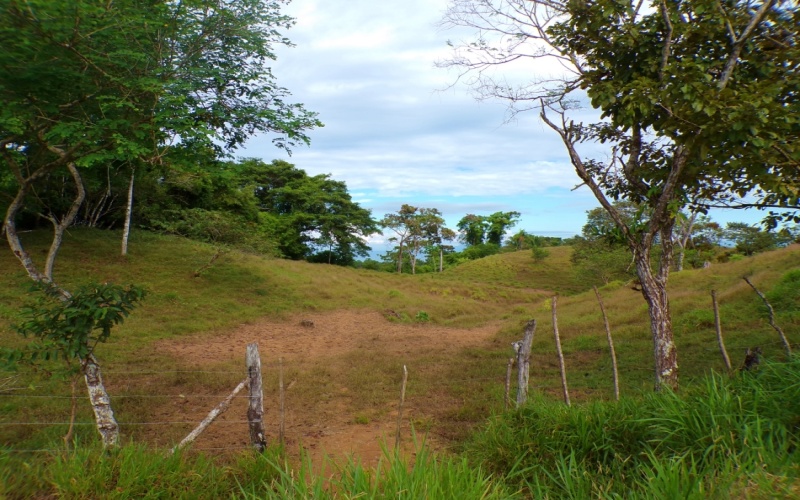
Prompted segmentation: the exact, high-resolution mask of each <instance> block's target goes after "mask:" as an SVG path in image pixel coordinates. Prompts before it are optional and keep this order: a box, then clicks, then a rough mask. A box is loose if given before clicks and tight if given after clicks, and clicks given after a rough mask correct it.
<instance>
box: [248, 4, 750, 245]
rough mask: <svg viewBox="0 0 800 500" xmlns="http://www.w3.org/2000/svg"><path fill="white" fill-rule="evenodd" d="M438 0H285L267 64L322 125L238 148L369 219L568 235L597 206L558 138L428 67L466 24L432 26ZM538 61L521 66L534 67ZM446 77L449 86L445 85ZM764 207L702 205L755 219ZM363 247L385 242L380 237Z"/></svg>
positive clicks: (718, 215) (724, 217) (439, 9)
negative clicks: (330, 183) (474, 218)
mask: <svg viewBox="0 0 800 500" xmlns="http://www.w3.org/2000/svg"><path fill="white" fill-rule="evenodd" d="M446 6H447V0H405V1H404V2H402V3H386V2H376V1H374V0H371V1H367V0H327V1H321V0H294V1H293V2H292V3H290V4H289V5H288V6H286V7H284V9H283V12H284V13H285V14H287V15H290V16H292V17H294V18H295V19H296V25H295V26H294V27H293V28H292V29H291V30H289V31H288V32H286V33H285V35H287V36H288V38H289V39H290V40H291V41H292V42H293V43H294V44H295V46H294V47H291V48H283V47H280V48H278V50H277V51H276V52H277V60H276V61H275V63H274V66H273V67H272V70H273V73H274V75H275V77H276V78H277V81H278V83H279V84H280V85H281V86H283V87H285V88H287V89H288V90H289V91H290V92H291V93H292V96H291V99H287V101H289V102H299V103H303V104H304V105H305V107H306V109H308V110H311V111H315V112H317V113H319V118H320V120H321V121H322V122H323V123H324V124H325V127H323V128H319V129H315V130H312V131H310V133H309V136H310V138H311V145H310V146H309V147H298V148H296V149H294V150H293V151H292V155H291V157H290V156H288V155H287V154H286V153H285V152H283V151H281V150H279V149H277V148H275V146H273V145H272V142H271V137H268V136H256V137H254V138H252V139H251V140H250V141H249V142H248V143H247V144H246V145H245V147H244V148H243V149H242V150H240V151H238V153H237V156H240V157H256V158H261V159H263V160H265V161H267V162H269V161H272V160H273V159H284V160H287V161H289V162H291V163H293V164H294V165H295V166H296V167H298V168H300V169H303V170H305V171H306V172H308V174H309V175H317V174H330V175H331V176H332V178H333V179H335V180H339V181H344V182H345V183H346V184H347V188H348V191H349V192H350V194H351V196H352V198H353V200H354V201H356V202H358V203H359V204H360V205H361V206H362V207H364V208H367V209H370V210H371V211H372V215H373V217H374V218H376V219H380V218H382V217H383V216H384V215H385V214H387V213H391V212H396V211H397V210H399V209H400V206H401V205H403V204H410V205H413V206H418V207H426V208H436V209H439V210H440V211H441V212H442V213H443V215H444V217H445V220H446V222H447V225H448V227H450V228H453V229H454V228H455V226H456V224H457V223H458V221H459V220H460V219H461V218H462V217H463V216H464V215H466V214H476V215H489V214H491V213H494V212H497V211H504V212H508V211H517V212H520V214H521V217H520V220H519V223H518V225H517V226H516V227H514V228H513V232H516V231H518V230H520V229H524V230H525V231H527V232H529V233H532V234H539V235H546V236H561V237H570V236H573V235H575V234H579V233H580V231H581V227H582V226H583V224H584V223H585V221H586V212H587V211H588V210H591V209H592V208H595V207H597V206H599V203H598V202H597V201H596V200H595V198H594V197H593V195H592V194H591V193H590V192H589V190H588V189H587V188H585V187H583V188H579V189H576V190H574V188H575V186H576V185H578V184H580V181H579V179H578V177H577V175H576V174H575V171H574V170H573V168H572V166H571V165H570V163H569V158H568V156H567V153H566V150H565V149H564V146H563V144H562V143H561V142H560V138H559V137H558V136H557V135H556V134H555V132H553V131H552V130H550V129H549V128H547V127H546V126H545V125H544V124H543V123H542V122H541V121H540V119H539V117H538V115H537V114H536V113H527V114H521V115H518V116H517V117H516V118H515V119H514V120H513V121H508V120H507V117H508V115H507V113H506V111H507V106H506V104H505V103H503V102H499V101H495V102H488V101H481V102H478V101H476V100H475V99H474V98H473V97H472V96H471V95H470V93H469V91H468V90H469V89H468V88H467V87H466V86H464V85H461V84H455V83H456V79H457V74H456V73H455V72H453V71H448V70H445V69H441V68H437V67H435V63H436V62H437V61H441V60H444V59H446V58H447V57H448V55H450V53H451V52H450V50H451V49H450V48H449V47H448V46H447V41H448V40H452V41H454V42H456V41H458V40H463V39H466V38H468V35H469V33H468V32H464V31H461V32H457V31H452V30H442V29H441V28H439V27H438V26H437V24H438V22H439V21H440V20H441V18H442V16H443V13H444V10H445V8H446ZM541 69H542V68H535V67H532V68H530V70H531V72H536V71H537V70H541ZM454 84H455V85H454ZM762 215H763V214H759V213H753V212H750V213H743V212H741V211H737V212H733V213H731V211H726V212H715V213H712V214H711V216H712V219H714V220H716V221H718V222H726V221H744V222H749V223H754V222H757V221H758V220H760V218H761V216H762ZM389 233H390V232H389V231H387V233H386V234H385V235H384V236H381V235H376V236H373V237H371V238H370V241H369V244H370V245H371V246H372V247H373V250H375V251H376V252H380V251H384V249H385V248H386V245H387V242H386V239H388V238H389V237H390V236H391V234H389Z"/></svg>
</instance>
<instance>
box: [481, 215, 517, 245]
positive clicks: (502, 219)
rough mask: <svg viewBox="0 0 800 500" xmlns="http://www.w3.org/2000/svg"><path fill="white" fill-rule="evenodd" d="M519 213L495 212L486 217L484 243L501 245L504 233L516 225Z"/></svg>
mask: <svg viewBox="0 0 800 500" xmlns="http://www.w3.org/2000/svg"><path fill="white" fill-rule="evenodd" d="M519 217H520V213H519V212H495V213H493V214H491V215H489V216H488V217H486V222H487V225H488V227H487V229H486V242H487V243H492V244H495V245H498V246H499V245H502V244H503V238H504V237H505V235H506V231H507V230H509V229H511V228H512V227H514V226H516V225H517V222H519Z"/></svg>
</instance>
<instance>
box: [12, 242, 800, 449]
mask: <svg viewBox="0 0 800 500" xmlns="http://www.w3.org/2000/svg"><path fill="white" fill-rule="evenodd" d="M26 236H27V238H26V241H25V243H26V245H27V246H28V247H29V248H31V249H32V250H33V254H34V255H36V256H43V252H44V248H45V245H46V244H47V237H48V235H47V234H44V233H41V234H40V233H30V234H28V235H26ZM569 252H570V249H569V248H567V247H558V248H552V249H550V255H549V256H548V257H546V258H545V259H544V260H541V261H534V260H533V258H532V256H531V254H530V252H527V251H524V252H515V253H508V254H500V255H495V256H491V257H488V258H485V259H481V260H477V261H472V262H469V263H467V264H464V265H462V266H459V267H457V268H454V269H450V270H447V271H446V272H444V273H441V274H425V275H419V276H411V275H395V274H387V273H379V272H374V271H367V270H356V269H350V268H341V267H336V266H329V265H325V264H308V263H304V262H294V261H285V260H275V259H265V258H263V257H260V256H258V255H252V254H245V253H241V252H237V251H221V250H220V249H218V248H215V247H213V246H210V245H206V244H200V243H196V242H192V241H189V240H185V239H181V238H174V237H167V236H159V235H154V234H149V233H141V232H134V234H133V235H132V239H131V242H130V255H129V256H127V257H121V256H119V234H118V233H114V232H103V231H96V230H86V229H74V230H71V231H70V234H69V236H68V237H67V239H66V240H65V243H64V247H63V249H62V251H61V253H60V255H59V258H58V261H57V264H56V273H55V275H56V276H55V278H56V280H57V281H58V282H60V283H63V284H64V285H66V286H67V287H72V286H75V285H78V284H81V283H86V282H89V281H95V282H105V281H112V282H117V283H136V284H138V285H141V286H144V287H146V288H147V289H148V291H149V296H148V298H147V299H146V301H145V302H144V303H143V304H142V306H141V307H140V308H139V309H137V310H136V311H135V312H134V313H133V315H132V316H131V317H130V318H129V320H127V321H126V323H125V324H124V325H122V326H120V327H119V329H118V330H116V331H115V332H114V334H113V336H112V339H111V340H110V342H109V343H108V344H107V345H103V346H100V348H99V350H98V353H99V356H100V358H101V363H102V364H103V366H104V367H105V368H106V369H107V370H111V369H113V370H115V371H119V372H124V371H126V370H138V371H142V372H145V371H151V372H153V373H154V374H153V375H152V376H148V377H144V378H141V379H140V380H137V381H136V383H141V384H146V386H147V387H148V390H153V391H156V390H158V389H159V388H164V387H168V388H169V389H170V390H172V391H178V392H183V393H192V392H196V391H197V390H199V389H200V388H204V389H208V388H209V387H211V388H215V389H217V390H222V391H224V388H225V387H230V386H232V385H231V384H233V385H235V382H236V381H235V380H234V378H235V377H234V378H230V380H228V378H225V377H217V376H213V375H210V376H203V375H196V376H178V375H174V374H167V375H158V373H159V372H163V371H164V369H163V366H164V364H167V365H168V366H169V367H170V368H173V369H180V368H181V367H185V366H186V365H185V364H184V361H183V360H181V359H175V358H174V357H172V356H171V355H170V354H169V353H166V352H164V350H163V349H160V348H158V346H159V345H163V342H173V341H174V342H177V341H180V340H183V339H187V338H196V339H203V338H213V337H215V336H218V335H222V334H224V333H225V332H227V331H229V330H230V329H232V328H236V327H237V326H238V325H242V324H246V323H249V322H254V321H257V320H259V319H260V318H265V317H266V318H272V319H274V320H276V321H281V320H287V321H288V320H289V319H290V318H296V317H297V316H298V315H303V314H310V313H324V312H327V311H337V310H343V309H346V310H353V311H378V312H380V313H381V314H383V315H384V316H385V317H386V318H388V319H389V320H391V321H392V322H396V323H400V324H408V325H409V326H412V325H420V327H422V323H425V324H427V325H437V326H440V327H443V328H473V327H486V326H487V325H489V326H490V327H491V328H494V329H495V330H496V335H494V338H492V339H490V340H489V341H488V342H486V343H484V344H482V345H480V346H475V347H469V348H464V349H461V350H455V351H448V352H447V353H436V352H426V351H424V348H421V350H420V349H418V350H409V351H408V352H409V353H412V354H411V355H413V356H416V357H417V359H416V360H414V361H415V362H416V365H415V370H416V371H415V372H414V382H413V385H412V388H413V389H411V393H410V396H409V397H410V398H416V399H414V401H416V404H417V405H418V407H419V408H423V409H425V410H424V411H423V410H420V411H418V412H417V416H415V419H416V424H417V425H418V427H419V430H421V431H428V432H430V433H431V434H432V435H434V436H436V437H437V438H438V441H437V442H438V443H440V444H441V445H442V446H445V447H447V448H450V449H453V450H457V449H459V447H460V444H461V443H463V442H464V440H465V439H466V438H467V437H468V436H469V435H470V434H471V432H472V431H473V429H474V428H475V426H476V425H481V424H483V422H485V420H486V418H487V417H489V416H490V415H491V414H493V413H497V412H500V411H501V410H502V406H503V387H502V383H503V380H504V378H505V369H506V360H507V359H508V357H509V356H510V355H511V349H510V343H511V342H512V341H514V340H517V339H519V338H521V336H522V327H523V325H524V324H525V322H526V321H527V320H529V319H531V318H535V319H537V321H538V329H537V333H536V336H535V338H534V344H533V354H532V363H531V386H532V391H534V392H536V391H538V392H540V393H542V394H543V395H544V397H546V398H550V399H552V400H553V401H557V400H558V395H559V394H560V387H561V386H560V378H559V375H558V364H557V359H556V356H555V349H554V341H553V335H552V331H553V329H552V316H551V304H552V302H551V297H552V296H554V295H558V311H557V313H558V316H557V318H558V326H559V331H560V334H561V337H562V344H563V349H564V355H565V360H566V368H567V379H568V383H569V387H570V391H571V395H572V399H573V401H579V402H580V401H599V400H608V399H610V398H612V397H613V391H612V384H611V372H610V366H611V362H610V359H609V356H608V353H607V352H608V349H607V346H606V340H605V331H604V329H603V323H602V317H601V314H600V310H599V307H598V304H597V299H596V297H595V294H594V292H593V291H592V290H591V289H590V288H589V287H588V284H586V283H583V282H581V281H580V280H579V279H577V278H576V277H575V275H574V273H573V272H572V270H571V267H570V262H569ZM0 267H1V268H2V269H3V270H4V272H3V273H2V275H0V343H2V345H5V346H19V345H22V344H23V343H24V342H26V341H25V340H24V339H20V338H19V337H18V335H16V334H15V333H14V332H13V331H12V330H11V329H10V324H11V323H13V322H14V321H15V318H17V311H18V310H19V307H20V305H21V304H22V303H24V302H25V301H26V300H28V299H29V298H30V296H29V295H28V294H27V290H28V288H29V280H28V278H27V277H26V276H25V275H24V273H23V272H22V268H21V266H19V264H18V262H17V261H16V260H15V259H14V257H13V255H11V254H10V252H9V251H2V252H0ZM798 269H800V245H794V246H792V247H788V248H785V249H782V250H778V251H775V252H770V253H765V254H760V255H756V256H754V257H749V258H745V259H741V260H739V261H735V262H729V263H724V264H715V265H712V266H711V267H710V268H708V269H702V270H687V271H683V272H681V273H673V274H672V276H671V280H670V293H671V297H672V299H671V300H672V302H671V303H672V311H673V323H674V325H675V334H676V343H677V347H678V353H679V362H680V366H681V377H682V383H683V384H684V386H687V387H690V386H691V385H692V383H693V381H694V380H697V379H699V378H700V377H702V376H705V375H707V374H709V373H710V372H711V371H721V370H722V368H723V364H722V360H721V357H720V355H719V350H718V348H717V344H716V337H715V330H714V316H713V313H712V308H711V298H710V292H711V290H712V289H715V290H717V293H718V297H719V301H720V310H721V319H722V329H723V332H724V336H725V341H726V343H727V346H728V350H729V353H730V356H731V358H732V360H733V362H734V364H735V365H738V364H739V363H741V361H742V359H743V355H744V351H745V349H746V348H748V347H756V346H758V347H761V348H762V349H763V352H764V357H765V358H767V359H772V360H781V359H783V357H784V355H783V353H782V347H781V345H780V343H779V341H778V338H777V336H776V334H775V332H774V330H773V329H772V328H771V327H770V326H769V324H768V322H767V315H766V309H765V308H764V306H763V305H762V302H761V300H760V299H759V298H758V296H757V295H756V294H755V293H753V291H752V290H751V289H750V288H749V287H748V286H747V284H746V283H745V282H744V281H743V280H742V276H748V277H749V278H750V280H751V281H752V282H753V283H754V284H755V285H756V286H758V287H759V288H760V289H761V290H762V291H764V292H768V293H769V292H772V293H773V294H774V293H776V291H778V290H780V288H781V286H783V287H787V286H788V287H789V288H788V290H789V293H788V294H784V295H786V296H788V301H785V302H783V303H782V304H781V307H780V308H776V313H777V321H778V323H779V324H780V325H781V326H782V328H783V329H784V331H785V332H786V333H787V335H788V336H789V338H790V341H792V342H794V343H797V342H799V341H800V302H798V296H797V295H796V294H795V295H792V293H793V292H791V290H792V289H793V288H792V286H793V285H791V284H790V285H786V284H783V285H782V284H781V280H782V279H784V280H785V279H787V278H786V276H787V273H789V272H790V271H792V270H795V271H797V270H798ZM600 293H601V295H602V297H603V300H604V303H605V307H606V310H607V312H608V315H609V321H610V325H611V329H612V332H613V335H614V340H615V344H616V348H617V355H618V357H619V367H620V378H621V385H622V393H623V395H627V396H637V395H640V394H647V393H649V392H650V391H651V389H652V385H653V374H652V343H651V338H650V333H649V325H648V319H647V311H646V304H645V302H644V300H643V298H642V296H641V293H640V292H637V291H635V290H632V289H631V288H630V287H628V286H626V285H625V284H622V283H613V284H611V285H608V286H606V287H603V288H601V289H600ZM772 296H775V295H772ZM421 313H424V314H421ZM425 319H429V321H424V322H423V321H420V320H425ZM408 356H409V354H403V353H384V354H382V355H381V356H379V357H378V356H376V357H374V358H373V357H363V356H361V357H353V356H344V357H342V358H341V359H337V360H334V362H332V363H331V364H330V365H329V366H327V367H326V368H325V371H324V372H321V371H319V370H320V369H319V368H310V369H309V371H308V372H298V373H294V374H293V376H294V377H295V378H296V380H298V381H299V382H298V385H302V384H303V382H304V381H313V380H319V375H320V373H324V374H325V378H332V379H336V384H337V387H338V388H337V390H339V391H341V393H347V394H350V395H353V394H355V395H359V394H363V395H364V396H363V398H362V399H363V401H358V400H357V398H356V397H354V396H349V397H350V398H351V399H349V400H348V401H350V403H348V404H355V405H358V408H360V409H359V410H358V411H360V412H361V413H360V415H361V414H363V415H366V417H364V418H365V419H366V420H369V419H375V420H378V419H381V418H383V419H385V418H386V416H387V410H386V408H388V407H389V406H391V405H393V404H394V401H395V398H396V394H395V392H394V391H395V389H394V388H393V387H395V385H394V384H396V382H397V381H396V374H395V373H392V372H390V371H389V370H387V367H391V369H392V370H394V368H395V367H398V366H401V365H402V364H405V363H407V362H409V360H408V359H407V357H408ZM228 366H229V365H226V364H225V363H224V362H221V363H220V364H217V365H213V366H209V367H208V368H209V369H227V367H228ZM53 367H54V368H55V367H57V365H53ZM395 371H396V370H395ZM43 373H44V372H41V371H40V372H36V373H32V372H30V371H29V370H28V371H26V370H25V369H23V371H22V373H20V374H19V375H18V377H19V381H18V382H15V383H16V385H17V386H18V387H27V388H28V390H25V391H10V392H9V391H5V392H3V393H2V399H0V402H1V403H2V405H3V406H2V408H3V411H2V421H1V422H0V443H2V445H3V446H4V447H8V448H12V449H20V448H31V449H36V448H48V447H50V446H52V443H57V442H58V439H59V438H60V436H61V435H63V426H62V427H58V426H53V427H51V428H49V427H47V426H21V425H3V422H6V423H10V422H31V421H59V420H63V419H64V418H65V417H64V415H65V411H67V409H66V408H67V402H65V401H64V400H61V399H58V398H48V397H47V395H48V394H50V395H57V394H64V393H65V392H66V393H68V383H67V381H65V380H63V379H59V378H58V377H49V378H48V377H44V376H42V375H43ZM445 380H453V381H455V382H453V383H448V384H442V381H445ZM130 384H134V382H130ZM130 384H128V385H130ZM128 385H126V384H122V385H119V383H117V385H114V386H113V389H114V390H115V391H116V392H115V393H114V394H115V395H118V396H122V398H123V399H120V404H119V406H118V407H117V408H116V410H117V411H118V414H119V418H120V419H123V420H124V419H128V420H129V421H137V420H139V421H141V420H144V421H147V420H148V419H152V418H153V414H154V412H155V409H154V408H152V407H150V406H149V403H148V401H147V400H146V399H144V400H126V399H124V396H125V394H126V393H135V392H141V386H135V384H134V386H133V387H129V386H128ZM308 385H309V386H313V384H311V383H309V384H308ZM318 385H319V387H318V388H316V389H314V390H308V391H306V392H303V393H302V394H299V393H298V394H299V395H298V397H304V398H308V401H306V402H303V400H301V401H299V402H297V404H300V405H302V404H311V403H310V402H311V401H316V400H318V399H320V398H328V397H332V396H331V394H332V393H330V392H326V391H329V390H330V389H331V387H329V386H327V385H325V384H324V383H323V384H318ZM375 385H380V386H385V387H392V389H391V391H383V392H380V393H378V392H375V391H370V390H369V388H370V387H372V386H375ZM26 395H33V396H38V397H37V398H25V396H26ZM370 406H373V407H375V408H376V409H375V410H374V411H371V410H370V409H369V408H370ZM87 411H88V410H87V409H86V408H83V407H81V409H80V413H79V419H84V420H85V421H91V416H90V415H88V413H87ZM78 435H79V438H80V439H81V440H83V441H85V442H92V440H93V439H94V433H93V431H92V429H91V426H87V427H83V428H82V429H79V433H78ZM152 436H153V434H152V433H150V434H148V433H146V432H144V431H142V432H136V433H134V434H133V435H130V436H127V437H128V438H133V439H134V440H135V441H137V442H145V443H146V442H148V441H149V440H152V439H153V437H152ZM161 437H162V438H163V436H161ZM162 442H163V441H162Z"/></svg>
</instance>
